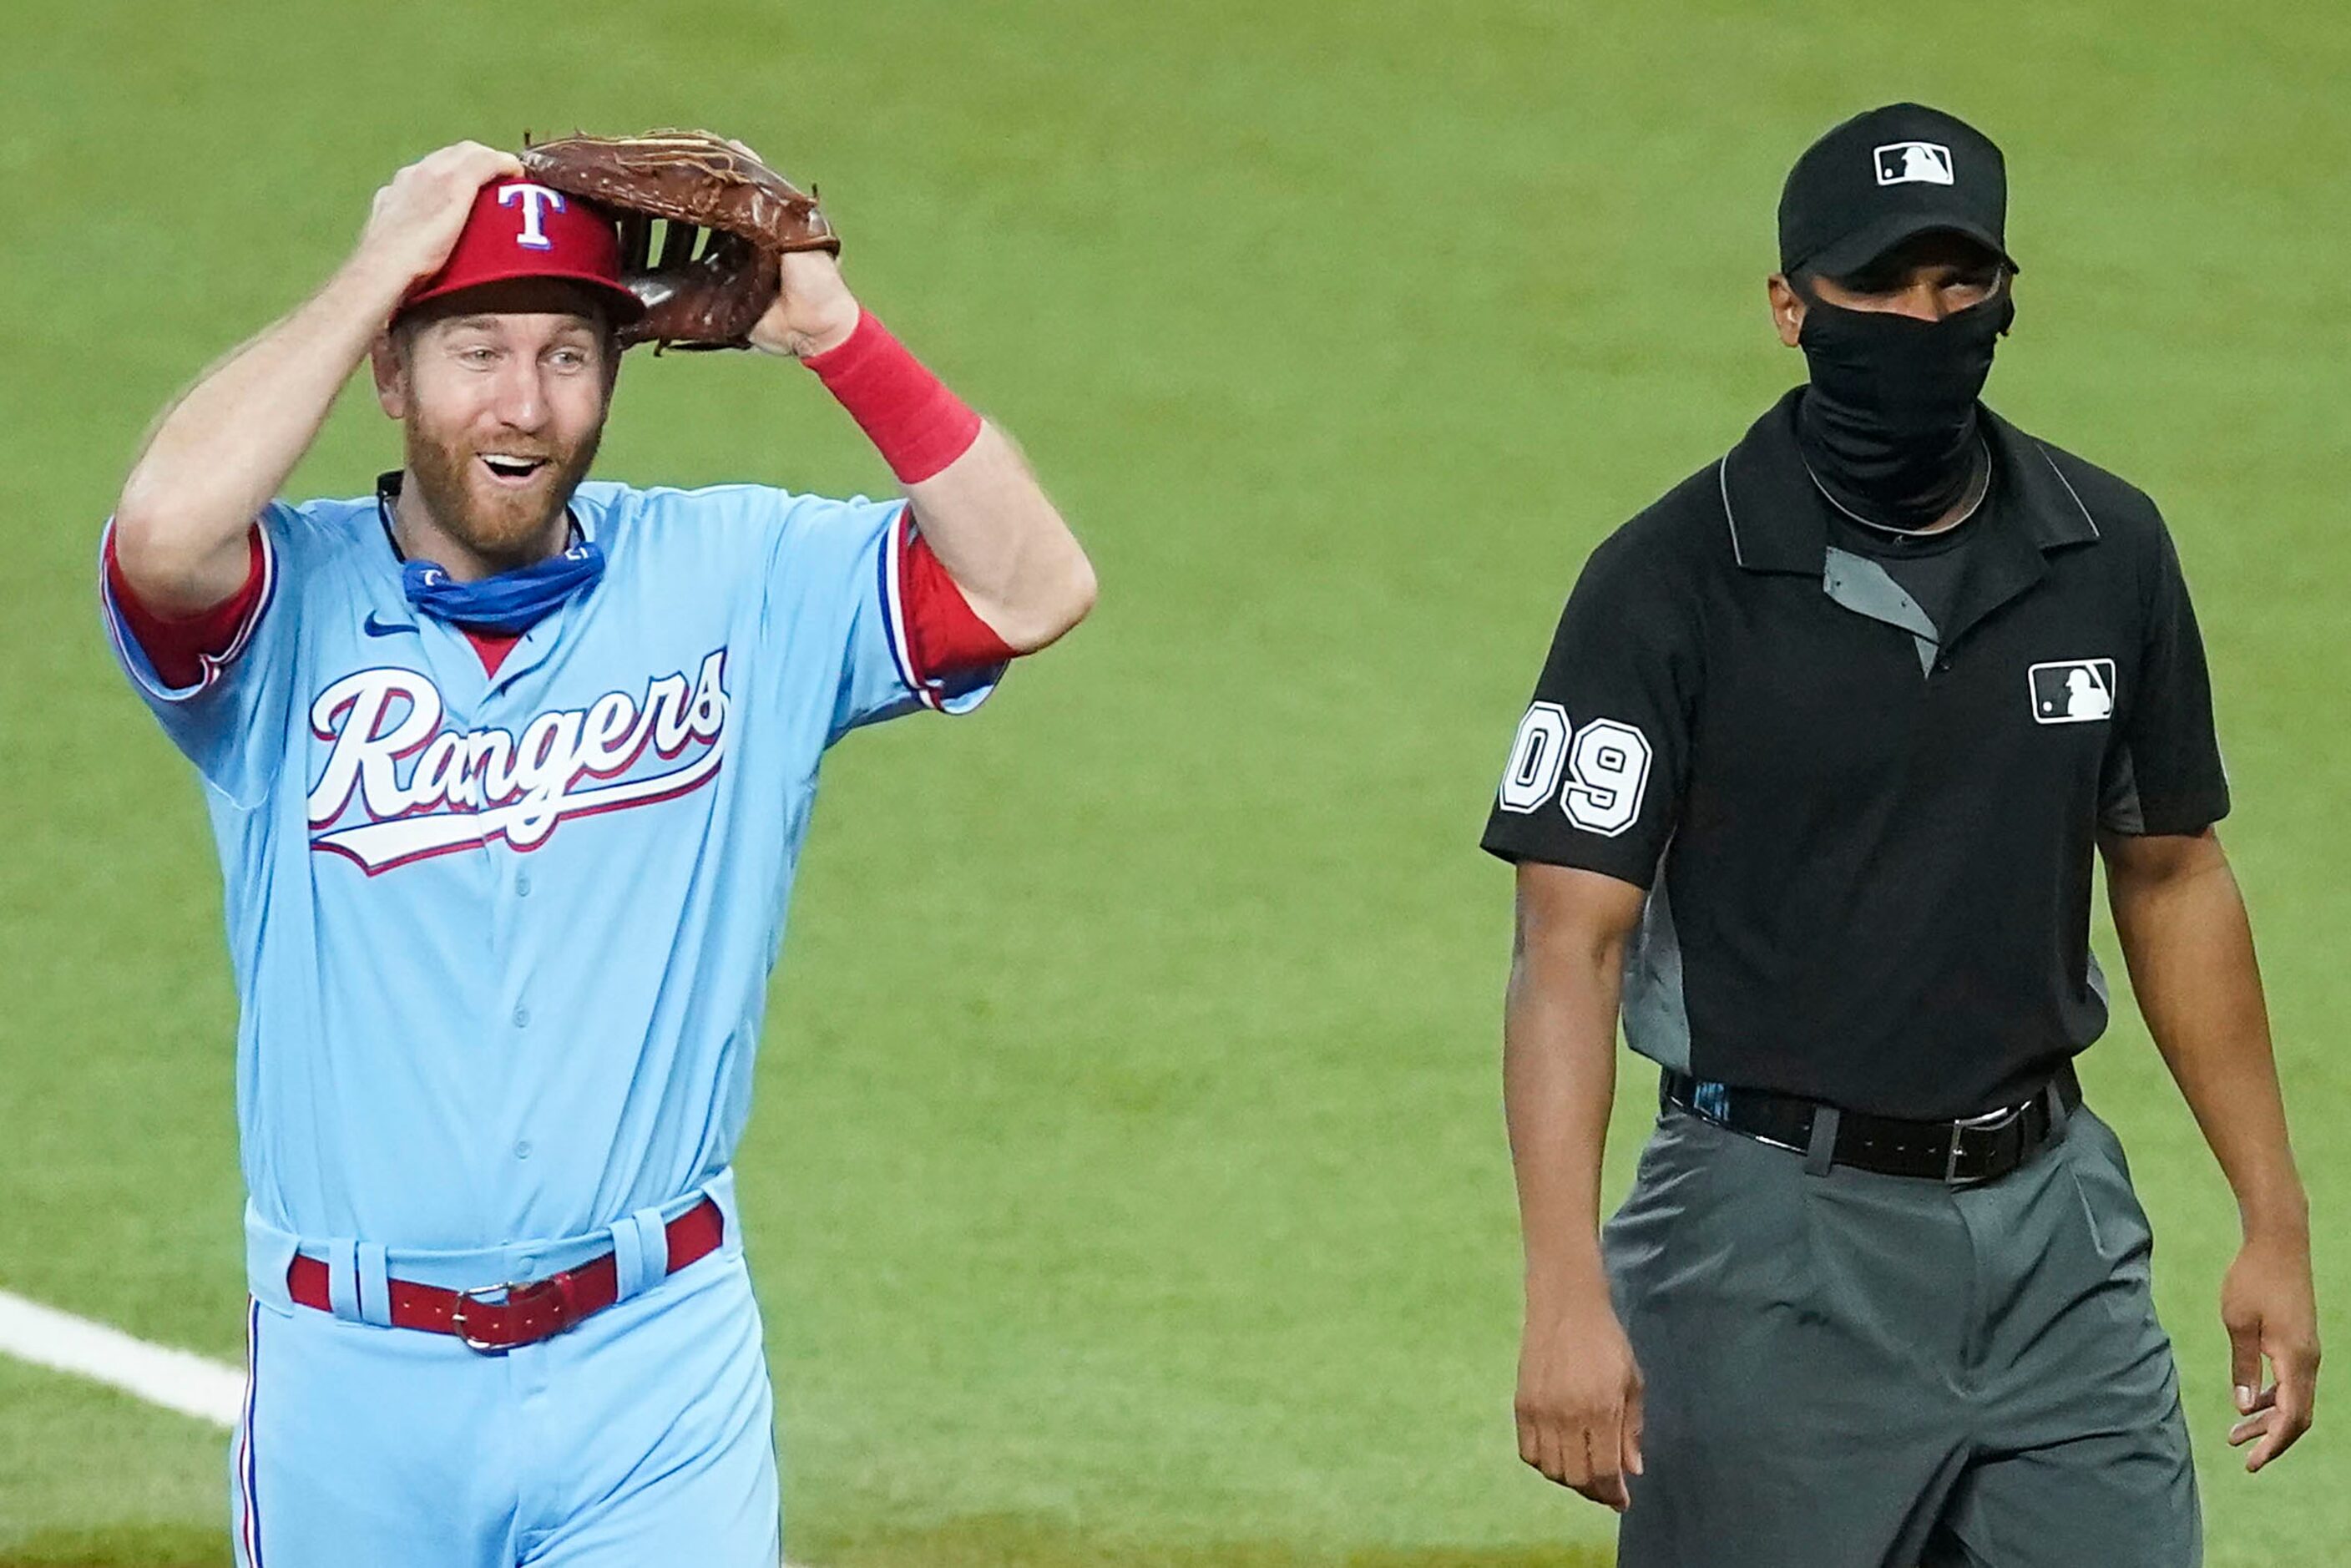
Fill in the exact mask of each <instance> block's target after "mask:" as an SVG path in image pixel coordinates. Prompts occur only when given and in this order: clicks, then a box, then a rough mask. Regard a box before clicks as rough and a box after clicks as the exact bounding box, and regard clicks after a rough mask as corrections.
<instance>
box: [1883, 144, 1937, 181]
mask: <svg viewBox="0 0 2351 1568" xmlns="http://www.w3.org/2000/svg"><path fill="white" fill-rule="evenodd" d="M1877 183H1879V184H1881V185H1949V184H1951V183H1954V181H1953V180H1952V178H1951V150H1950V149H1949V148H1948V147H1946V146H1944V145H1943V144H1942V143H1941V142H1939V141H1889V142H1887V143H1886V145H1885V146H1883V147H1880V148H1879V149H1877Z"/></svg>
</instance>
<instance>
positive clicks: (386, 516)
mask: <svg viewBox="0 0 2351 1568" xmlns="http://www.w3.org/2000/svg"><path fill="white" fill-rule="evenodd" d="M400 480H401V476H400V475H399V474H398V473H397V472H394V473H391V474H386V475H383V476H381V477H380V478H378V479H377V480H376V491H375V499H376V513H377V516H378V517H379V518H380V519H381V522H382V524H383V537H384V538H385V539H386V540H388V541H390V542H391V544H392V554H394V555H396V556H397V555H400V544H399V541H398V540H397V539H395V538H393V537H392V503H393V502H394V501H395V500H397V499H398V498H399V496H400ZM401 560H402V566H401V569H400V577H401V586H402V588H403V589H405V590H406V591H407V593H408V602H409V603H410V604H412V605H413V606H415V608H416V609H417V611H418V612H420V613H422V614H425V615H430V616H432V617H433V618H434V620H435V621H446V622H452V623H454V624H455V625H459V626H473V627H477V628H479V629H481V630H483V631H486V632H504V633H506V634H507V635H508V636H520V635H521V634H522V633H523V632H528V631H529V630H530V629H531V628H532V627H533V626H536V625H538V623H539V622H541V621H544V620H546V619H547V618H548V617H549V615H551V614H553V613H554V612H555V611H556V609H557V607H558V606H559V605H561V604H562V602H563V601H565V600H567V599H569V598H570V597H571V596H572V595H573V594H575V593H578V592H580V591H581V590H582V589H586V588H592V587H594V586H595V584H596V581H597V580H598V579H599V578H601V577H602V576H603V575H604V549H603V547H602V546H601V545H599V544H598V543H596V541H595V540H593V539H589V538H580V537H579V535H578V531H577V528H576V526H575V528H574V533H573V538H572V541H571V547H570V548H569V549H566V550H565V551H564V552H563V553H562V554H560V555H558V556H551V557H549V559H546V560H542V561H538V562H534V563H533V564H531V565H529V566H526V567H523V568H521V569H519V570H515V571H502V572H500V573H498V575H497V576H496V577H486V578H484V579H483V580H481V581H479V582H459V581H456V580H455V579H453V578H451V577H450V575H449V573H448V571H447V570H446V569H445V568H444V567H442V566H440V565H438V564H437V563H435V562H433V561H429V560H410V559H407V558H406V557H405V556H401Z"/></svg>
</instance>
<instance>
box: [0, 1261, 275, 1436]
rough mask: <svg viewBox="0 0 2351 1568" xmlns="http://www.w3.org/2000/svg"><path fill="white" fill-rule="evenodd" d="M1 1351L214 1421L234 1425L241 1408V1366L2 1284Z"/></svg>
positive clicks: (223, 1424)
mask: <svg viewBox="0 0 2351 1568" xmlns="http://www.w3.org/2000/svg"><path fill="white" fill-rule="evenodd" d="M0 1352H5V1354H9V1355H13V1356H15V1357H16V1359H17V1360H19V1361H29V1362H31V1363H32V1364H34V1365H36V1366H47V1367H53V1368H55V1369H56V1370H57V1371H59V1372H70V1373H73V1374H75V1375H78V1376H82V1377H87V1378H89V1379H91V1380H93V1381H95V1382H99V1383H104V1384H107V1385H111V1386H113V1387H116V1388H120V1389H121V1390H122V1391H123V1392H125V1393H127V1394H135V1395H137V1396H139V1397H140V1398H141V1399H144V1400H146V1401H147V1402H148V1403H149V1404H150V1405H161V1406H163V1407H164V1408H165V1409H167V1410H177V1411H179V1412H180V1413H181V1414H183V1415H186V1416H194V1417H196V1419H198V1420H199V1421H209V1422H211V1423H212V1424H213V1425H214V1426H215V1427H234V1426H235V1425H236V1423H237V1418H238V1417H239V1416H241V1415H243V1414H244V1410H245V1368H243V1367H241V1366H230V1365H228V1364H225V1363H224V1362H218V1361H214V1360H212V1359H211V1358H210V1357H208V1356H202V1355H197V1354H194V1353H193V1352H192V1351H184V1350H173V1349H172V1348H170V1347H169V1346H167V1345H160V1344H150V1343H147V1342H146V1341H145V1340H143V1339H133V1338H132V1337H131V1335H129V1334H127V1333H123V1332H122V1331H121V1330H120V1329H111V1328H109V1327H107V1326H106V1325H105V1324H104V1323H94V1322H90V1321H89V1319H88V1318H78V1317H76V1316H74V1315H73V1314H72V1313H71V1312H59V1311H57V1309H56V1308H55V1307H45V1306H43V1305H41V1304H40V1303H39V1302H38V1301H26V1299H25V1298H24V1297H22V1296H18V1295H14V1294H11V1293H10V1292H9V1291H0Z"/></svg>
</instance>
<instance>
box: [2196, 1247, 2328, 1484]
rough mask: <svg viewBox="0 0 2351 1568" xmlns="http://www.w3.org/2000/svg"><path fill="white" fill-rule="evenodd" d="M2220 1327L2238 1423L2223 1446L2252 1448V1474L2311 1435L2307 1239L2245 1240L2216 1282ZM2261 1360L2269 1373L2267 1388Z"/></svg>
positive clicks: (2313, 1344)
mask: <svg viewBox="0 0 2351 1568" xmlns="http://www.w3.org/2000/svg"><path fill="white" fill-rule="evenodd" d="M2220 1322H2222V1324H2223V1325H2225V1326H2226V1327H2227V1329H2228V1331H2229V1382H2230V1385H2231V1387H2232V1388H2233V1389H2234V1390H2235V1395H2236V1402H2237V1414H2238V1415H2239V1416H2241V1417H2242V1418H2241V1420H2239V1421H2238V1423H2237V1424H2236V1425H2235V1426H2234V1427H2231V1428H2230V1430H2229V1446H2230V1447H2231V1448H2241V1447H2243V1446H2244V1445H2245V1444H2247V1443H2251V1444H2252V1445H2253V1448H2252V1452H2251V1453H2249V1454H2247V1455H2246V1456H2245V1469H2247V1470H2249V1471H2250V1470H2258V1469H2261V1468H2262V1466H2263V1465H2266V1464H2268V1463H2269V1462H2270V1461H2271V1460H2272V1459H2274V1458H2277V1457H2278V1456H2279V1455H2280V1454H2283V1453H2284V1452H2285V1451H2286V1450H2287V1449H2288V1448H2292V1447H2294V1441H2295V1439H2297V1438H2299V1437H2301V1436H2302V1435H2303V1434H2304V1432H2307V1431H2309V1430H2310V1422H2311V1416H2312V1408H2313V1403H2314V1400H2315V1399H2316V1397H2317V1393H2318V1301H2317V1293H2316V1291H2315V1290H2314V1288H2313V1286H2312V1284H2311V1278H2310V1240H2309V1238H2308V1237H2307V1236H2306V1235H2305V1236H2302V1237H2299V1238H2295V1237H2283V1238H2278V1239H2270V1238H2254V1239H2248V1240H2247V1241H2246V1243H2245V1245H2244V1248H2243V1249H2242V1250H2241V1251H2240V1252H2238V1254H2237V1260H2236V1261H2235V1262H2234V1263H2232V1264H2231V1265H2230V1266H2229V1274H2228V1278H2227V1279H2226V1280H2225V1281H2222V1283H2221V1286H2220ZM2264 1356H2266V1357H2267V1358H2268V1359H2269V1364H2270V1368H2271V1371H2272V1373H2273V1381H2272V1382H2270V1383H2269V1384H2267V1385H2263V1383H2262V1358H2263V1357H2264Z"/></svg>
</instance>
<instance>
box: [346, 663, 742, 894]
mask: <svg viewBox="0 0 2351 1568" xmlns="http://www.w3.org/2000/svg"><path fill="white" fill-rule="evenodd" d="M443 712H444V709H443V705H442V701H441V692H440V689H439V688H438V687H436V686H435V685H434V684H433V683H432V682H431V681H430V680H429V679H427V678H426V677H424V676H423V675H420V674H417V673H416V672H414V671H413V670H402V669H386V668H378V669H370V670H360V671H359V672H357V673H355V674H349V675H346V676H344V677H343V678H342V679H341V680H340V681H337V682H335V683H334V684H333V685H329V687H328V688H327V689H326V690H325V691H323V692H320V693H319V696H318V700H317V701H315V702H314V703H312V704H311V705H310V729H311V733H312V734H314V735H316V736H318V737H319V738H320V739H323V740H327V741H329V742H330V743H331V746H330V748H329V751H328V753H327V760H326V765H325V767H324V768H323V769H322V770H321V771H320V773H319V781H318V782H317V783H316V784H315V785H313V786H312V787H311V789H310V796H309V819H310V826H311V828H312V830H313V832H312V834H311V839H310V842H311V846H312V847H313V848H315V849H319V850H325V851H328V852H332V853H335V854H340V855H346V856H348V857H350V859H351V860H353V861H356V862H358V863H359V864H360V866H362V867H364V868H365V869H366V871H367V873H368V874H369V875H371V876H372V875H374V874H375V873H378V872H384V871H390V870H391V869H392V868H393V867H394V866H401V865H406V864H408V863H409V862H412V861H417V860H422V859H424V858H425V857H426V856H428V855H438V854H446V853H447V852H450V851H452V850H458V849H465V848H467V847H469V846H472V845H475V844H479V843H482V842H484V841H487V840H490V839H494V838H495V839H503V840H505V841H507V843H509V844H511V845H513V846H514V847H515V848H516V849H518V850H528V849H536V848H537V847H538V845H539V844H541V843H543V842H545V841H546V840H547V837H548V835H549V833H551V832H553V831H555V826H556V824H557V823H559V822H560V821H563V820H564V819H565V818H567V817H578V816H586V815H589V814H590V813H594V812H599V811H618V810H626V809H628V808H629V807H632V806H643V805H647V804H650V803H651V802H653V801H656V800H672V799H674V798H675V797H677V796H679V795H683V794H684V793H686V792H687V791H688V790H690V789H697V788H699V787H700V786H702V785H704V784H705V783H707V782H709V780H710V778H711V776H712V775H713V774H715V773H716V772H717V771H718V769H719V767H720V765H721V763H722V762H723V761H724V760H725V758H726V713H727V706H726V650H725V649H723V648H721V649H719V650H717V651H716V652H715V653H711V654H710V655H709V656H708V657H707V658H705V659H704V660H703V661H702V665H701V670H700V673H699V674H697V675H696V676H695V678H694V679H692V680H691V681H689V680H688V679H687V678H686V677H685V676H684V674H670V675H663V676H661V677H660V678H658V679H656V680H654V681H653V682H652V683H651V684H650V685H647V687H646V688H645V693H644V695H643V697H642V698H638V697H632V696H631V695H629V694H628V693H626V692H606V693H605V694H604V695H601V696H600V697H598V698H597V699H596V700H595V701H594V702H593V703H591V704H590V705H589V706H587V707H584V708H564V709H559V710H558V711H555V712H552V713H542V714H539V715H538V716H535V717H533V718H532V719H531V720H530V721H529V722H528V723H527V724H525V725H524V726H523V727H522V729H521V732H520V734H519V735H517V734H516V733H514V732H512V731H509V730H506V729H501V728H496V727H491V728H485V729H469V730H458V729H452V728H447V727H444V725H443V722H442V718H443ZM648 748H650V749H651V751H652V753H653V758H655V761H656V764H657V765H656V766H653V767H652V768H643V767H641V766H640V765H641V764H643V762H644V760H645V755H646V752H647V750H648ZM689 753H691V754H690V755H689ZM346 819H350V820H349V821H346Z"/></svg>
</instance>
